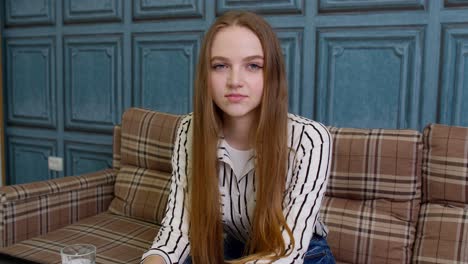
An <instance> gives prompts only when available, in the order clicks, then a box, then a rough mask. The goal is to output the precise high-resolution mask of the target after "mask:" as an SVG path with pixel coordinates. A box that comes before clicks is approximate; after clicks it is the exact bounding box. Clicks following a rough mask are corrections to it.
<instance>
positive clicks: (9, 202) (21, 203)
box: [0, 169, 117, 247]
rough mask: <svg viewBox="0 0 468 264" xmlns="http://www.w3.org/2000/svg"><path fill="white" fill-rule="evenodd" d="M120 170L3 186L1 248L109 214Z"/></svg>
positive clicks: (0, 223) (0, 205)
mask: <svg viewBox="0 0 468 264" xmlns="http://www.w3.org/2000/svg"><path fill="white" fill-rule="evenodd" d="M116 174H117V173H116V171H115V170H113V169H106V170H102V171H98V172H93V173H88V174H83V175H79V176H69V177H64V178H59V179H53V180H47V181H41V182H33V183H27V184H18V185H10V186H4V187H0V234H1V237H0V247H7V246H10V245H12V244H15V243H17V242H19V241H22V240H26V239H29V238H32V237H36V236H39V235H43V234H46V233H47V232H50V231H53V230H56V229H59V228H61V227H63V226H66V225H69V224H72V223H74V222H76V221H78V220H81V219H83V218H86V217H90V216H93V215H96V214H98V213H101V212H103V211H106V210H107V208H108V206H109V204H110V202H111V201H112V198H113V197H114V183H115V178H116Z"/></svg>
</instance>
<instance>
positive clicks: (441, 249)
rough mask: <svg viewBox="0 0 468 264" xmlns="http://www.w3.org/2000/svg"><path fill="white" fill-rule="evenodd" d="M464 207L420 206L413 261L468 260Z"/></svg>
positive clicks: (467, 212) (467, 223)
mask: <svg viewBox="0 0 468 264" xmlns="http://www.w3.org/2000/svg"><path fill="white" fill-rule="evenodd" d="M467 238H468V206H466V207H465V208H462V207H452V206H446V205H442V204H435V203H426V204H423V205H422V207H421V212H420V215H419V223H418V236H417V238H416V242H415V245H414V255H413V263H468V239H467Z"/></svg>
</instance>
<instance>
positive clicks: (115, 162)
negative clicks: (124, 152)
mask: <svg viewBox="0 0 468 264" xmlns="http://www.w3.org/2000/svg"><path fill="white" fill-rule="evenodd" d="M121 133H122V128H121V127H120V126H115V127H114V138H113V146H112V168H114V170H116V171H118V170H120V140H121V137H122V135H121Z"/></svg>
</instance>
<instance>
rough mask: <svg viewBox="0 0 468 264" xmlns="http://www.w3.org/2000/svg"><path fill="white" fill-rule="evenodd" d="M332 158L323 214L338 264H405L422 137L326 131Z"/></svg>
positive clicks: (378, 131)
mask: <svg viewBox="0 0 468 264" xmlns="http://www.w3.org/2000/svg"><path fill="white" fill-rule="evenodd" d="M329 130H330V132H331V134H332V137H333V158H332V167H331V172H330V179H329V183H328V189H327V193H326V197H325V199H324V201H323V204H322V207H321V215H322V218H323V219H324V221H325V223H326V224H327V226H328V228H329V229H330V232H329V236H328V243H329V245H330V248H331V250H332V252H333V254H334V256H335V258H336V259H337V261H339V262H345V263H409V261H410V259H411V255H412V251H411V248H412V245H413V242H414V237H415V232H416V223H417V216H418V211H419V203H420V199H421V181H420V179H421V174H420V170H421V158H422V154H421V153H422V142H421V134H420V133H418V132H417V131H410V130H383V129H349V128H346V129H345V128H341V129H338V128H333V127H332V128H329Z"/></svg>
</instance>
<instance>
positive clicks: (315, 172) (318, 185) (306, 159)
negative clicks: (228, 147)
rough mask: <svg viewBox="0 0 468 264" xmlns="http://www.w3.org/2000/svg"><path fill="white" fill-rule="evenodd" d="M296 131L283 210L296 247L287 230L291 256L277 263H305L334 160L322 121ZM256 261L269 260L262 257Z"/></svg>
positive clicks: (302, 125)
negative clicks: (331, 163)
mask: <svg viewBox="0 0 468 264" xmlns="http://www.w3.org/2000/svg"><path fill="white" fill-rule="evenodd" d="M294 126H295V128H294V132H293V133H292V135H291V136H292V139H293V143H294V144H293V146H292V147H293V149H294V152H295V154H294V157H295V158H294V160H293V161H292V160H290V164H291V165H292V166H293V167H292V168H291V169H290V170H288V173H289V174H288V184H287V186H286V192H285V194H284V199H283V213H284V216H285V218H286V222H287V223H288V226H289V227H290V228H291V231H292V232H293V236H294V240H295V246H294V248H292V246H291V244H290V238H289V235H288V233H287V232H286V230H283V238H284V241H285V243H286V245H287V247H288V252H290V254H289V256H287V257H284V258H281V259H279V260H277V261H275V262H273V263H275V264H280V263H281V264H286V263H288V264H289V263H303V261H304V255H305V253H306V251H307V248H308V246H309V242H310V240H311V238H312V236H313V233H314V226H315V224H316V222H317V217H318V214H319V210H320V205H321V203H322V198H323V196H324V194H325V190H326V187H327V183H328V174H329V171H330V160H331V137H330V134H329V132H328V130H327V129H326V128H325V127H324V126H323V125H322V124H320V123H318V122H313V121H309V122H306V123H302V124H301V123H299V125H298V123H296V124H295V125H294ZM255 263H267V262H266V261H263V260H259V261H256V262H255Z"/></svg>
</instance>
